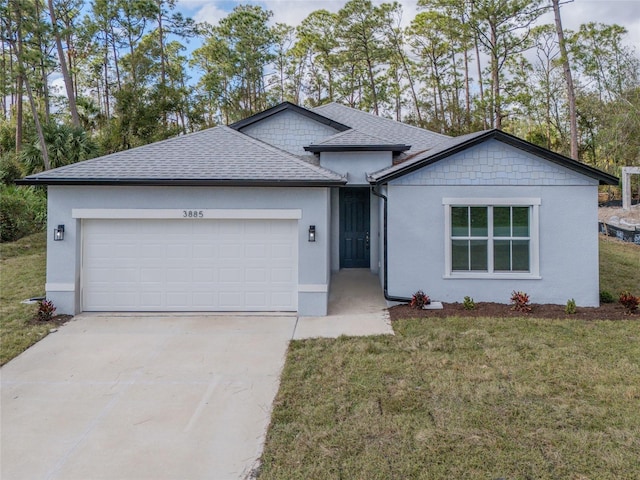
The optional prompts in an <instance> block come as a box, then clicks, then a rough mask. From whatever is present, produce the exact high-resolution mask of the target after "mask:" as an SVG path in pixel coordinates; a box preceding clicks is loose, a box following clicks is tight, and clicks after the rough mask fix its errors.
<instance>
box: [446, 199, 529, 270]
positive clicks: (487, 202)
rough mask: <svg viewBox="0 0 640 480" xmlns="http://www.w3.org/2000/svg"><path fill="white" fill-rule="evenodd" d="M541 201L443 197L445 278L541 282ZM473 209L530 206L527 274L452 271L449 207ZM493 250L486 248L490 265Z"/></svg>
mask: <svg viewBox="0 0 640 480" xmlns="http://www.w3.org/2000/svg"><path fill="white" fill-rule="evenodd" d="M541 204H542V201H541V199H540V198H521V197H517V198H487V197H484V198H464V197H455V198H453V197H452V198H448V197H447V198H443V199H442V205H443V208H444V232H445V233H444V275H443V277H442V278H444V279H479V280H540V279H541V278H542V277H541V276H540V205H541ZM452 206H460V207H473V206H488V207H493V206H510V207H530V208H531V225H530V229H531V230H530V232H529V242H530V246H529V268H530V270H529V271H528V272H491V273H489V272H454V271H452V270H451V207H452ZM492 252H493V249H492V248H491V249H489V258H488V259H487V261H488V262H489V261H490V262H493V253H492Z"/></svg>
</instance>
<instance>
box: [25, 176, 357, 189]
mask: <svg viewBox="0 0 640 480" xmlns="http://www.w3.org/2000/svg"><path fill="white" fill-rule="evenodd" d="M346 183H347V180H346V179H345V178H341V179H335V180H332V179H327V180H277V179H273V180H242V179H172V178H167V179H155V178H154V179H145V178H82V179H78V178H55V179H52V178H49V179H45V178H42V179H40V178H28V177H27V178H23V179H21V180H17V181H16V184H18V185H43V186H82V185H92V186H154V187H331V186H340V185H345V184H346Z"/></svg>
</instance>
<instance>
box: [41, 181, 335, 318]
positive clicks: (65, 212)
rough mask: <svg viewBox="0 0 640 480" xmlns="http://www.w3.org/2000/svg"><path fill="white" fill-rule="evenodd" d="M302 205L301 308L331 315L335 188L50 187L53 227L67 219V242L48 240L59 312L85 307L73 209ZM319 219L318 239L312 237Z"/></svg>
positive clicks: (51, 294)
mask: <svg viewBox="0 0 640 480" xmlns="http://www.w3.org/2000/svg"><path fill="white" fill-rule="evenodd" d="M79 208H81V209H262V210H268V209H300V210H302V218H301V219H300V220H298V285H299V288H300V291H299V293H298V312H299V314H301V315H314V316H315V315H326V312H327V299H328V288H329V279H330V269H329V265H330V257H329V248H330V237H329V232H330V227H331V226H330V218H329V214H330V190H329V188H324V187H315V188H295V187H288V188H277V187H274V188H252V187H244V188H237V187H235V188H226V187H211V188H208V187H107V186H104V187H102V186H99V187H98V186H96V187H88V186H87V187H64V186H55V187H54V186H51V187H49V207H48V228H47V234H48V235H51V234H52V231H53V228H54V227H55V226H56V225H60V224H62V225H65V239H64V241H62V242H51V241H49V242H48V245H47V297H48V298H49V299H51V300H53V302H54V304H55V305H56V307H57V309H58V312H59V313H68V314H75V313H78V312H79V311H80V309H81V305H80V288H81V251H82V221H81V220H78V219H75V218H73V217H72V210H73V209H79ZM309 225H315V226H316V230H317V232H318V236H317V241H316V242H314V243H311V242H308V241H307V236H308V228H309Z"/></svg>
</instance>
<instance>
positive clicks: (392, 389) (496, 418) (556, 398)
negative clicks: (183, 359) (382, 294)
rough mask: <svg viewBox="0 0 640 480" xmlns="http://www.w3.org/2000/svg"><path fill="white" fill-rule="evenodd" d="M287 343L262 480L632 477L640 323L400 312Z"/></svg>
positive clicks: (639, 423)
mask: <svg viewBox="0 0 640 480" xmlns="http://www.w3.org/2000/svg"><path fill="white" fill-rule="evenodd" d="M395 330H396V337H395V338H394V337H369V338H339V339H337V340H329V339H319V340H305V341H294V342H292V343H291V346H290V349H289V352H288V356H287V361H286V365H285V368H284V372H283V376H282V380H281V386H280V390H279V393H278V395H277V398H276V401H275V404H274V411H273V415H272V422H271V426H270V429H269V432H268V435H267V437H268V438H267V443H266V446H265V450H264V454H263V458H262V461H263V464H262V467H261V473H260V476H259V478H260V480H265V479H307V478H313V479H334V478H335V479H338V478H344V479H368V480H369V479H409V478H411V479H413V478H425V479H450V478H478V479H495V478H514V479H515V478H532V479H533V478H535V479H556V478H575V479H578V478H585V479H586V478H594V479H595V478H629V479H631V478H640V462H638V455H639V452H640V436H639V435H638V432H640V325H639V323H638V321H637V320H629V321H618V322H608V321H607V322H605V321H602V322H591V323H585V322H580V321H549V320H536V319H464V318H449V319H446V320H442V319H432V320H406V321H401V322H398V323H397V324H396V325H395Z"/></svg>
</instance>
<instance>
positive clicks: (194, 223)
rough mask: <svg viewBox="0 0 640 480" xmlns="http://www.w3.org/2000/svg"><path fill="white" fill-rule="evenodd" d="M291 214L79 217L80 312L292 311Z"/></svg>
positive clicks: (294, 268) (294, 291)
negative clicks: (260, 216) (234, 217)
mask: <svg viewBox="0 0 640 480" xmlns="http://www.w3.org/2000/svg"><path fill="white" fill-rule="evenodd" d="M297 241H298V240H297V223H296V222H295V221H292V220H85V221H84V223H83V271H82V283H83V309H84V310H87V311H92V310H93V311H100V310H113V311H118V310H121V311H125V310H132V311H145V310H148V311H162V310H166V311H182V310H184V311H188V310H192V311H225V310H226V311H243V310H283V311H287V310H289V311H291V310H294V311H295V310H296V307H297V250H298V249H297Z"/></svg>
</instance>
